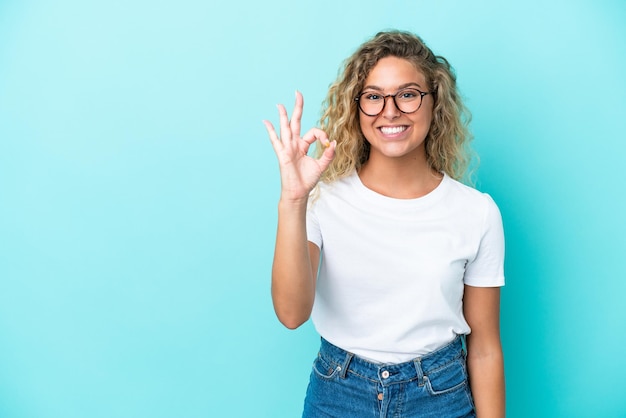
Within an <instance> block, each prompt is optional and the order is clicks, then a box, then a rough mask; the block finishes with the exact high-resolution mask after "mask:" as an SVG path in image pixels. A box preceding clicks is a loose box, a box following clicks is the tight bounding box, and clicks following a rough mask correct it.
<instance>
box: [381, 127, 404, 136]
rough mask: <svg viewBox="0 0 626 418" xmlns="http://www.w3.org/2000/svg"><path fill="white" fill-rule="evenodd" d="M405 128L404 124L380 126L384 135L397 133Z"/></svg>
mask: <svg viewBox="0 0 626 418" xmlns="http://www.w3.org/2000/svg"><path fill="white" fill-rule="evenodd" d="M405 129H406V126H383V127H382V128H380V130H381V131H382V133H384V134H385V135H393V134H399V133H400V132H402V131H404V130H405Z"/></svg>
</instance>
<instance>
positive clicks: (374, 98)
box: [363, 93, 383, 101]
mask: <svg viewBox="0 0 626 418" xmlns="http://www.w3.org/2000/svg"><path fill="white" fill-rule="evenodd" d="M382 98H383V96H381V95H380V94H377V93H363V99H364V100H371V101H378V100H381V99H382Z"/></svg>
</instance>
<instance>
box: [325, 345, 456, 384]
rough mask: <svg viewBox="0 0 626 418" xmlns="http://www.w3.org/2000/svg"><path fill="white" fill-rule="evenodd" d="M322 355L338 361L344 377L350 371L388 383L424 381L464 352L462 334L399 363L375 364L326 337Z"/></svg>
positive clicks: (336, 362)
mask: <svg viewBox="0 0 626 418" xmlns="http://www.w3.org/2000/svg"><path fill="white" fill-rule="evenodd" d="M319 355H320V356H321V357H323V358H325V359H327V360H328V361H329V362H331V363H333V364H337V370H338V371H339V373H340V376H341V377H344V378H345V377H346V374H347V373H348V371H350V372H351V373H354V374H357V375H359V376H361V377H363V378H366V379H369V380H372V381H376V382H380V383H382V384H383V385H385V386H386V385H390V384H394V383H402V382H407V381H410V380H414V379H420V380H421V379H423V377H424V375H428V373H429V372H433V371H435V370H438V369H440V368H442V367H443V366H445V365H447V364H449V363H450V362H452V361H455V360H456V359H458V358H459V357H461V356H463V355H464V352H463V343H462V336H460V335H458V336H457V337H456V338H455V339H454V340H453V341H451V342H450V343H448V344H446V345H445V346H443V347H441V348H439V349H437V350H435V351H433V352H431V353H428V354H426V355H423V356H419V357H416V358H414V359H413V360H410V361H407V362H404V363H398V364H384V363H373V362H371V361H368V360H366V359H363V358H361V357H358V356H357V355H355V354H353V353H350V352H348V351H345V350H343V349H341V348H339V347H337V346H335V345H333V344H331V343H330V342H328V341H326V340H325V339H324V338H322V345H321V348H320V352H319Z"/></svg>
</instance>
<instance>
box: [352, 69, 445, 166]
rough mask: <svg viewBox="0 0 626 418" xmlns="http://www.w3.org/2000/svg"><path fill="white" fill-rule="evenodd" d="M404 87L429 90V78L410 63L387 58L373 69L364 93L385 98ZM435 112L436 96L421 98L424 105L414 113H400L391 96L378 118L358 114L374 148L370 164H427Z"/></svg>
mask: <svg viewBox="0 0 626 418" xmlns="http://www.w3.org/2000/svg"><path fill="white" fill-rule="evenodd" d="M405 88H411V89H417V90H420V91H423V92H428V91H429V88H428V85H427V83H426V77H425V76H424V74H423V73H422V72H421V71H419V70H418V69H417V68H416V67H415V66H414V65H413V64H412V63H411V62H409V61H407V60H405V59H403V58H397V57H385V58H383V59H381V60H379V61H378V63H376V65H375V66H374V68H372V70H371V71H370V73H369V75H368V76H367V79H366V80H365V85H364V87H363V90H362V91H363V92H364V93H365V92H368V93H369V92H371V93H373V94H375V95H382V96H385V95H388V94H396V93H397V92H398V91H400V90H404V89H405ZM397 100H400V97H398V98H397ZM432 112H433V97H432V95H430V94H428V95H426V96H424V97H423V98H422V105H421V106H420V108H419V109H418V110H417V111H416V112H414V113H403V112H401V111H400V110H399V109H398V108H397V107H396V105H395V104H394V100H393V98H392V97H388V98H387V99H385V107H384V109H383V111H382V112H381V113H380V114H378V115H376V116H368V115H366V114H364V113H363V112H362V111H359V122H360V124H361V131H362V132H363V135H364V136H365V138H366V139H367V141H368V142H369V143H370V145H371V148H370V157H369V159H370V161H372V160H373V159H376V158H411V159H413V158H419V159H422V160H424V161H425V150H424V139H425V138H426V135H427V134H428V130H429V128H430V123H431V120H432Z"/></svg>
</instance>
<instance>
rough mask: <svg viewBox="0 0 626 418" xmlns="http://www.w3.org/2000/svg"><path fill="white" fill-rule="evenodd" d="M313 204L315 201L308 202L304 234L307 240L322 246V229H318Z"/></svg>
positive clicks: (318, 225)
mask: <svg viewBox="0 0 626 418" xmlns="http://www.w3.org/2000/svg"><path fill="white" fill-rule="evenodd" d="M315 206H316V205H315V203H309V206H308V208H307V211H306V235H307V240H309V241H311V242H312V243H314V244H315V245H317V246H318V247H319V248H322V231H321V230H320V224H319V220H318V218H317V213H316V212H315Z"/></svg>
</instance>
